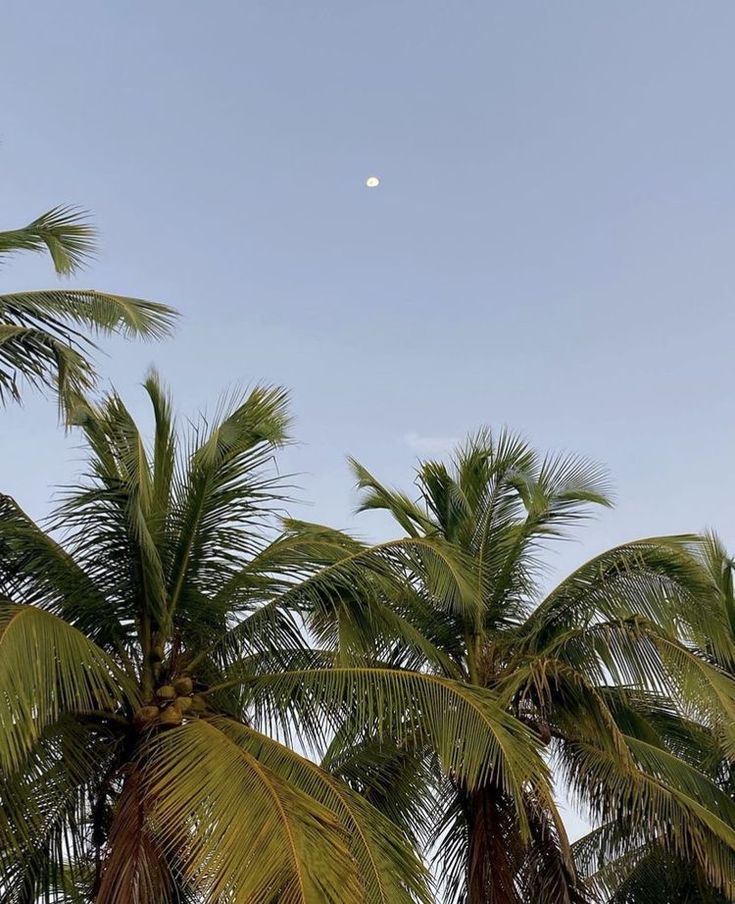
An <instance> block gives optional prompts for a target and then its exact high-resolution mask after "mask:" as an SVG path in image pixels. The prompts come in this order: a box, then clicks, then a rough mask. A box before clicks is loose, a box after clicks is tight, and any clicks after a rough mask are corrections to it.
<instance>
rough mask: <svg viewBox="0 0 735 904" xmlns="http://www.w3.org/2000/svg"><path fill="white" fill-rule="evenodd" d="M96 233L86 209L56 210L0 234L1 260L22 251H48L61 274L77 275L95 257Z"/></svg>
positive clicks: (62, 208) (66, 207)
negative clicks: (75, 273) (18, 227)
mask: <svg viewBox="0 0 735 904" xmlns="http://www.w3.org/2000/svg"><path fill="white" fill-rule="evenodd" d="M96 244H97V242H96V230H95V228H94V227H93V226H92V225H91V223H90V222H89V219H88V214H87V212H86V211H84V210H79V209H78V208H76V207H69V206H59V207H54V208H52V209H51V210H49V211H47V212H46V213H44V214H41V216H40V217H38V218H37V219H35V220H34V221H33V222H32V223H29V224H28V225H27V226H24V227H22V228H21V229H12V230H8V231H5V232H0V259H2V258H3V257H6V256H8V255H11V254H15V253H17V252H19V251H46V252H48V254H49V255H50V256H51V260H52V261H53V263H54V268H55V269H56V272H57V273H58V274H60V275H68V274H70V273H74V272H75V271H76V270H78V269H79V268H80V267H82V266H83V265H84V263H85V262H86V261H87V260H88V259H89V258H90V257H91V256H92V255H93V254H94V251H95V247H96Z"/></svg>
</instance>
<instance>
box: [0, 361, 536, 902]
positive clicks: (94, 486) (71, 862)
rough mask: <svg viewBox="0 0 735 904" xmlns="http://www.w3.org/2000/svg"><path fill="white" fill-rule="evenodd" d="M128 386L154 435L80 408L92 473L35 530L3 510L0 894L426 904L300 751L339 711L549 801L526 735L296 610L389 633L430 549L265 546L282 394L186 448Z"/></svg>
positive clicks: (480, 695) (482, 702)
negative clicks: (358, 656) (338, 612)
mask: <svg viewBox="0 0 735 904" xmlns="http://www.w3.org/2000/svg"><path fill="white" fill-rule="evenodd" d="M145 389H146V392H147V394H148V397H149V399H150V403H151V407H152V411H153V420H154V429H153V439H152V442H151V443H150V444H147V443H146V442H145V441H144V439H143V437H142V435H141V433H140V431H139V429H138V427H137V426H136V424H135V423H134V421H133V419H132V417H131V415H130V414H129V412H128V410H127V408H126V407H125V405H124V404H123V402H122V400H121V399H120V398H119V397H118V396H117V395H112V396H110V397H108V398H107V399H106V400H105V401H104V402H103V403H101V404H100V405H99V406H97V405H90V404H87V403H82V404H81V405H80V406H78V408H77V409H76V411H75V413H74V422H75V423H76V424H77V425H78V426H79V427H80V428H81V430H82V431H83V434H84V437H85V441H86V444H87V446H88V449H89V472H88V476H87V477H86V478H85V479H84V480H83V482H82V484H81V485H80V486H78V487H74V488H71V489H69V490H68V491H67V493H66V496H65V498H64V499H63V501H62V502H61V505H60V508H59V509H58V511H57V512H56V515H55V517H54V518H53V519H52V523H51V526H50V532H49V533H47V532H45V531H44V530H42V529H41V528H40V527H39V526H37V525H36V524H35V523H34V522H33V521H31V519H30V518H29V517H28V516H27V515H25V514H24V513H23V512H22V511H21V510H20V509H19V508H18V506H17V505H16V504H15V503H14V502H13V500H12V499H10V498H8V497H3V498H2V512H0V894H2V896H3V900H4V901H8V902H17V904H20V902H31V901H49V902H51V901H54V902H61V901H66V902H70V904H71V902H74V904H76V902H78V901H92V900H96V901H99V902H104V904H166V902H174V901H191V902H227V904H239V902H243V904H244V902H248V904H251V902H262V904H276V902H279V904H298V902H307V904H322V902H339V904H353V902H365V904H373V902H375V904H401V902H405V904H409V902H421V901H427V900H428V899H429V891H428V879H427V874H426V870H425V868H424V867H423V866H422V864H421V862H420V860H419V859H417V856H416V855H415V853H414V852H413V849H412V847H411V844H410V839H409V837H408V836H407V834H406V833H404V832H402V831H401V829H400V828H398V827H396V826H395V825H393V824H392V823H391V822H390V820H389V819H388V818H386V816H384V815H382V814H381V812H380V809H379V807H378V806H376V805H375V801H374V798H373V799H372V800H371V798H370V796H369V795H362V794H360V793H358V792H357V791H355V790H354V789H352V788H351V787H350V786H349V785H348V784H347V783H346V782H343V781H341V780H339V779H338V778H337V777H335V776H334V775H333V774H330V773H329V772H327V771H325V770H322V769H320V768H319V767H318V766H316V765H315V764H314V762H313V760H312V759H308V758H306V756H304V755H303V754H304V753H308V752H311V751H312V750H314V751H317V752H318V749H321V750H323V749H324V748H325V747H326V745H327V744H328V743H329V742H330V740H331V739H332V735H333V733H334V730H335V728H337V727H338V726H340V725H342V724H345V723H346V722H348V721H350V720H352V721H354V722H359V723H361V724H370V725H371V726H373V727H374V728H375V730H376V732H377V733H378V734H379V735H383V736H384V737H385V738H386V739H388V738H390V739H392V741H393V742H394V743H395V744H397V745H399V746H403V747H404V748H405V749H408V748H409V747H415V746H416V745H420V746H421V747H422V748H425V749H426V750H427V751H431V756H432V757H434V759H435V761H436V762H437V763H439V764H440V766H441V768H442V769H443V770H444V772H445V774H447V775H452V776H453V778H454V780H456V781H458V782H462V783H463V787H466V788H467V789H468V790H471V789H473V788H475V787H477V786H480V785H482V783H483V782H484V781H485V780H486V777H487V776H492V780H493V782H494V784H496V785H497V786H499V787H501V788H502V793H503V797H504V800H506V801H510V800H520V799H521V797H522V796H523V794H525V793H528V791H527V789H530V788H533V789H534V792H535V794H536V795H537V796H538V797H539V799H541V800H544V799H545V798H546V797H548V796H549V794H550V792H549V789H548V785H547V783H546V769H545V765H544V763H543V761H542V759H541V757H540V754H539V750H538V744H537V743H536V742H535V740H534V739H533V737H532V735H531V733H530V732H529V731H528V730H527V729H526V728H525V727H524V726H523V725H522V724H521V723H520V722H519V721H518V720H516V719H515V718H514V717H513V716H512V715H510V714H509V713H508V712H507V711H506V707H505V706H504V705H502V704H501V703H500V701H499V699H498V697H497V695H496V694H494V693H493V692H491V691H483V690H481V689H475V688H471V687H468V686H467V685H466V684H463V683H462V682H459V681H457V680H454V679H453V678H450V677H445V676H441V675H432V674H428V673H419V672H410V671H408V670H404V669H401V668H397V667H395V666H392V665H391V664H390V663H378V662H376V661H372V660H368V659H367V658H365V659H364V660H361V661H355V659H354V658H353V660H351V661H350V662H347V661H346V660H345V661H342V660H340V658H339V656H338V655H336V654H335V652H334V650H330V649H328V648H317V647H316V646H313V644H310V643H307V641H306V639H305V635H304V634H303V633H302V631H301V623H300V620H299V619H300V613H301V612H302V611H304V610H305V609H306V608H307V606H309V607H312V606H313V605H314V604H315V602H316V601H320V602H321V604H322V605H323V606H325V607H329V606H331V607H333V608H334V607H336V606H338V605H340V604H341V601H342V600H345V599H347V598H349V597H350V594H351V593H353V591H357V594H358V596H359V606H360V608H359V615H360V617H361V618H362V619H363V621H364V622H368V621H372V623H374V624H375V625H377V626H378V627H380V629H381V630H382V629H383V627H385V629H386V630H389V629H391V626H392V625H393V623H394V622H395V618H393V619H392V620H391V616H390V613H389V612H388V611H387V610H383V609H382V608H381V606H380V600H381V598H382V597H383V595H384V594H385V592H386V590H387V589H388V588H391V589H393V588H394V587H395V584H394V583H392V582H393V579H394V576H395V575H396V573H397V572H399V571H405V565H406V563H407V562H408V561H410V558H411V557H412V556H416V555H423V556H431V557H433V558H434V560H436V561H437V562H439V561H440V560H441V557H442V555H443V550H442V547H441V545H440V544H436V543H434V542H433V541H431V540H423V539H420V538H419V539H417V540H415V541H414V540H410V541H408V542H406V541H398V542H396V543H395V544H386V545H384V546H382V547H380V548H378V549H368V550H363V549H360V550H359V551H358V550H356V549H350V550H345V549H344V548H342V549H340V551H339V554H338V555H335V553H334V551H335V549H336V548H337V546H336V544H335V542H334V536H333V532H330V531H327V530H324V531H322V532H319V531H317V530H316V529H313V530H310V531H305V530H303V529H301V528H300V527H298V526H297V525H295V524H293V523H291V524H289V525H288V528H287V530H286V531H284V532H282V533H276V534H274V533H273V532H272V524H273V516H274V513H275V512H277V511H278V510H279V508H280V506H281V505H282V504H283V492H284V488H283V486H282V485H281V483H280V481H279V480H278V479H277V478H276V477H275V475H274V472H273V468H272V458H273V455H274V453H275V451H276V450H277V448H278V447H279V446H280V445H281V444H282V443H283V442H284V440H285V438H286V429H287V414H286V396H285V394H284V393H283V392H282V391H281V390H279V389H269V388H257V389H255V390H253V391H252V392H250V393H249V394H248V395H246V396H244V397H242V396H233V397H232V398H230V399H229V400H226V401H225V402H224V403H223V405H222V406H221V408H220V410H219V412H218V413H217V414H216V415H215V416H214V417H211V418H203V419H202V420H201V422H200V423H198V424H195V425H193V426H192V427H191V428H190V429H189V430H188V431H187V433H188V435H187V436H185V437H183V438H182V436H181V435H180V434H179V432H178V431H177V429H176V426H175V422H174V418H173V414H172V410H171V404H170V400H169V398H168V397H167V395H166V393H165V392H164V390H163V389H162V388H161V385H160V383H159V381H158V379H157V378H156V377H155V375H151V376H150V377H149V378H148V379H147V380H146V382H145ZM363 591H364V592H363ZM356 612H357V609H356ZM381 619H382V621H381ZM346 630H347V628H346ZM312 640H313V638H312ZM419 645H420V644H419ZM284 741H286V742H289V741H290V742H292V743H293V744H298V746H299V747H300V750H301V752H300V753H299V752H295V751H294V750H292V749H291V748H290V747H289V746H287V745H286V744H285V743H282V742H284ZM379 763H380V758H379V752H377V753H376V755H375V757H374V758H373V765H374V766H376V767H377V766H379Z"/></svg>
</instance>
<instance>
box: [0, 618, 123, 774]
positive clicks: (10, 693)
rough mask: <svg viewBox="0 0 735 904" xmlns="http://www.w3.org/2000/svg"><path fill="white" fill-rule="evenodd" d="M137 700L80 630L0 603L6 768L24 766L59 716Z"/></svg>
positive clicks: (1, 744) (0, 711)
mask: <svg viewBox="0 0 735 904" xmlns="http://www.w3.org/2000/svg"><path fill="white" fill-rule="evenodd" d="M136 696H137V695H136V691H135V689H134V687H133V686H131V684H130V682H129V680H128V679H127V677H126V676H125V674H124V673H123V672H122V671H121V669H120V668H119V666H118V665H117V664H116V663H115V661H114V660H113V659H112V658H111V657H109V656H108V655H107V654H105V653H104V652H103V651H102V650H100V649H99V647H97V646H96V645H95V644H94V643H92V642H91V641H90V640H88V639H87V638H86V637H85V636H84V635H83V634H82V633H81V632H80V631H78V630H77V629H76V628H73V627H71V626H70V625H68V624H66V622H64V621H62V620H61V619H60V618H57V617H56V616H55V615H51V614H50V613H48V612H44V611H42V610H40V609H37V608H36V607H34V606H23V605H14V604H12V603H8V602H0V768H2V769H5V770H11V771H12V770H13V769H14V768H17V767H18V766H20V765H21V763H22V762H23V758H24V756H25V755H26V754H27V753H28V752H29V751H30V750H31V748H32V747H33V744H34V743H35V742H36V740H37V739H38V737H39V735H40V733H41V731H42V729H43V728H44V727H45V726H47V725H49V724H50V723H52V722H53V721H54V720H55V719H56V718H57V717H58V716H59V714H61V713H63V712H75V713H82V714H83V713H91V712H95V711H96V710H97V709H98V708H99V700H100V699H101V698H103V699H109V698H111V699H112V700H115V701H117V702H118V703H119V704H120V705H124V704H129V703H131V702H133V701H135V699H136Z"/></svg>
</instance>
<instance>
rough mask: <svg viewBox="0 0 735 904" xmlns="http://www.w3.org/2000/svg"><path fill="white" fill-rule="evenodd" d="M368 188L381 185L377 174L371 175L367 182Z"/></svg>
mask: <svg viewBox="0 0 735 904" xmlns="http://www.w3.org/2000/svg"><path fill="white" fill-rule="evenodd" d="M365 185H367V187H368V188H377V187H378V186H379V185H380V179H378V177H377V176H369V177H368V178H367V180H366V182H365Z"/></svg>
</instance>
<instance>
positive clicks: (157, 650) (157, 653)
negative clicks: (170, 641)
mask: <svg viewBox="0 0 735 904" xmlns="http://www.w3.org/2000/svg"><path fill="white" fill-rule="evenodd" d="M150 659H151V662H162V661H163V646H162V645H161V644H160V643H158V644H156V645H155V646H154V647H153V649H152V650H151V653H150Z"/></svg>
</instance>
